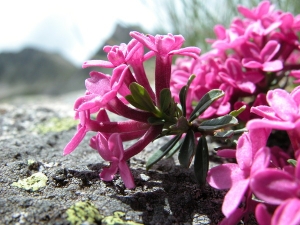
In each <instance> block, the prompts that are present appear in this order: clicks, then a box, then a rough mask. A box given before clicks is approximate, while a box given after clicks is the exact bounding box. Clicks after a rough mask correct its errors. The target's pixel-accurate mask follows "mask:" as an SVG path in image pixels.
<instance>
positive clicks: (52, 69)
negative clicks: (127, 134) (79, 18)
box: [0, 24, 143, 100]
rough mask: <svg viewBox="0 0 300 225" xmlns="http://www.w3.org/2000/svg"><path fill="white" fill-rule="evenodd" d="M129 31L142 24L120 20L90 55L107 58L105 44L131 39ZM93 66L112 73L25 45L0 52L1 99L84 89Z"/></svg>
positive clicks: (117, 43)
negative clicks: (131, 24)
mask: <svg viewBox="0 0 300 225" xmlns="http://www.w3.org/2000/svg"><path fill="white" fill-rule="evenodd" d="M130 31H139V32H143V31H142V29H141V28H140V27H139V26H125V25H122V24H117V25H116V28H115V31H114V32H113V34H112V35H111V37H110V38H108V39H107V40H106V41H105V42H104V43H103V45H102V46H101V47H100V49H99V51H98V52H97V53H96V54H95V55H94V56H93V57H91V59H103V60H107V58H106V53H105V52H103V47H104V46H105V45H119V44H120V43H128V42H129V41H130V40H131V37H130V36H129V32H130ZM91 70H97V71H101V72H103V73H111V69H109V70H108V69H101V68H87V69H84V70H83V69H82V68H78V67H76V66H75V65H73V64H72V63H70V62H69V61H68V60H67V59H65V58H63V57H62V56H61V55H59V54H56V53H51V52H46V51H42V50H38V49H35V48H29V47H28V48H25V49H23V50H21V51H20V52H3V53H0V100H3V99H5V100H7V99H8V98H10V97H15V96H18V95H36V94H47V95H59V94H64V93H67V92H73V91H77V90H84V89H85V85H84V80H85V79H86V78H88V74H89V72H90V71H91Z"/></svg>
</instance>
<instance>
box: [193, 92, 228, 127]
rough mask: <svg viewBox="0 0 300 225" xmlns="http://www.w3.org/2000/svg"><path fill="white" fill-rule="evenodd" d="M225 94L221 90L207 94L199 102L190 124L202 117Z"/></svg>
mask: <svg viewBox="0 0 300 225" xmlns="http://www.w3.org/2000/svg"><path fill="white" fill-rule="evenodd" d="M224 94H225V93H224V92H223V91H222V90H219V89H213V90H210V91H209V92H207V93H206V94H205V95H204V96H203V97H202V98H201V99H200V101H199V102H198V104H197V106H196V107H195V109H194V110H193V112H192V113H191V116H190V119H189V122H191V121H193V120H194V119H196V118H197V117H198V116H200V115H201V114H202V113H203V112H204V111H205V110H206V109H207V108H208V107H209V106H210V105H211V104H212V103H213V102H214V101H216V100H217V99H219V98H221V97H223V96H224Z"/></svg>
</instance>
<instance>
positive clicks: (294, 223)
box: [272, 198, 300, 225]
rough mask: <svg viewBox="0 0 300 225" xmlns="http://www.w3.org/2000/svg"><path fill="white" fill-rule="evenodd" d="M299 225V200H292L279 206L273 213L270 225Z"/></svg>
mask: <svg viewBox="0 0 300 225" xmlns="http://www.w3.org/2000/svg"><path fill="white" fill-rule="evenodd" d="M286 224H288V225H299V224H300V200H299V199H297V198H292V199H289V200H287V201H285V202H284V203H283V204H281V205H280V206H279V207H278V208H277V209H276V210H275V212H274V215H273V218H272V225H286Z"/></svg>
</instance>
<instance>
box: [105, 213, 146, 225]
mask: <svg viewBox="0 0 300 225" xmlns="http://www.w3.org/2000/svg"><path fill="white" fill-rule="evenodd" d="M124 216H125V213H124V212H122V211H116V212H114V215H113V216H106V217H104V219H102V221H101V224H103V225H142V224H141V223H136V222H134V221H130V220H124V219H123V218H124Z"/></svg>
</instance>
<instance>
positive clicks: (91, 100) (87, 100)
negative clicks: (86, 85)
mask: <svg viewBox="0 0 300 225" xmlns="http://www.w3.org/2000/svg"><path fill="white" fill-rule="evenodd" d="M100 101H101V97H100V96H99V95H96V94H89V95H85V96H82V97H79V98H78V99H77V100H76V101H75V103H74V110H76V111H84V110H88V109H92V108H95V107H97V106H98V105H97V102H100Z"/></svg>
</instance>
